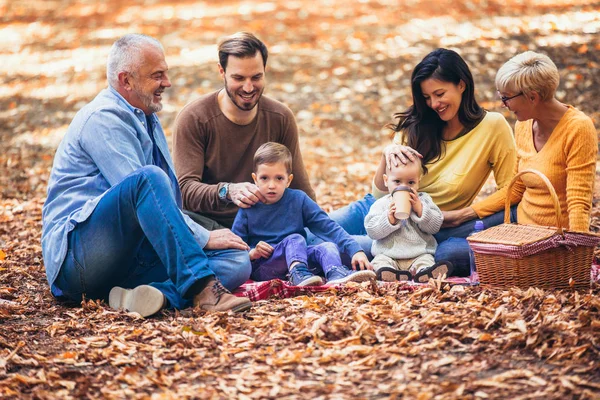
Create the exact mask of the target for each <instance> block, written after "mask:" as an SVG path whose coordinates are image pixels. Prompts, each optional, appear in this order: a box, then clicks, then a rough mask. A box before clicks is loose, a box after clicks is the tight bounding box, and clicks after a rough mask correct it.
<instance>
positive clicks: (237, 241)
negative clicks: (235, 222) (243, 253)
mask: <svg viewBox="0 0 600 400" xmlns="http://www.w3.org/2000/svg"><path fill="white" fill-rule="evenodd" d="M204 248H205V249H207V250H224V249H237V250H249V249H250V247H248V245H247V244H246V243H245V242H244V241H243V240H242V238H240V237H239V236H238V235H236V234H235V233H233V232H231V231H230V230H229V229H217V230H216V231H211V232H210V235H209V237H208V242H207V243H206V246H204Z"/></svg>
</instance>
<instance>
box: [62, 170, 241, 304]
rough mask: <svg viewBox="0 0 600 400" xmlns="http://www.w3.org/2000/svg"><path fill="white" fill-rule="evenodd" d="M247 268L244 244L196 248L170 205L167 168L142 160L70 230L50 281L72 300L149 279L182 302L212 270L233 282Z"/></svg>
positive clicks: (173, 299) (227, 282) (189, 301)
mask: <svg viewBox="0 0 600 400" xmlns="http://www.w3.org/2000/svg"><path fill="white" fill-rule="evenodd" d="M250 270H251V266H250V260H249V258H248V253H247V252H246V251H240V250H215V251H213V250H204V249H202V248H201V247H200V245H199V244H198V242H197V241H196V240H195V239H194V236H193V235H192V232H191V230H190V229H189V227H188V226H187V224H186V222H185V220H184V219H183V216H182V215H181V212H180V210H179V208H178V207H177V204H176V202H175V199H174V197H173V195H172V190H171V188H170V186H169V179H168V177H167V175H166V174H165V173H164V171H163V170H161V169H160V168H158V167H154V166H146V167H143V168H141V169H139V170H138V171H136V172H134V173H132V174H131V175H129V176H127V177H126V178H125V179H124V180H123V181H122V182H120V183H119V184H118V185H116V186H114V187H112V188H111V189H110V190H109V191H108V192H107V193H106V194H105V195H104V197H103V198H102V199H101V200H100V202H99V203H98V205H97V206H96V208H95V210H94V212H93V213H92V215H91V216H90V217H89V218H88V219H87V220H86V221H85V222H83V223H81V224H79V225H78V226H76V227H75V229H74V230H73V231H71V232H70V233H69V247H68V251H67V256H66V258H65V261H64V262H63V265H62V267H61V270H60V272H59V275H58V277H57V279H56V281H55V283H54V286H56V288H58V289H59V290H60V292H62V296H64V297H66V298H67V299H69V300H74V301H79V300H81V297H82V295H83V294H85V295H86V296H87V297H88V298H104V299H106V298H107V296H108V292H109V291H110V289H111V288H112V287H114V286H121V287H124V288H133V287H136V286H138V285H143V284H148V285H152V286H154V287H156V288H157V289H159V290H160V291H161V292H162V293H163V294H164V295H165V297H166V298H167V300H168V302H169V304H170V306H171V307H174V308H178V309H181V308H186V307H189V306H191V305H192V298H193V296H194V295H195V294H196V293H194V292H195V291H197V286H198V283H201V281H202V280H204V278H208V277H210V276H213V275H216V276H217V277H218V278H219V279H220V280H221V282H222V283H223V285H224V286H225V287H227V288H228V289H230V290H232V289H234V288H236V287H238V286H239V285H241V284H242V283H244V282H245V281H246V280H247V279H248V278H249V277H250ZM194 285H196V286H194ZM53 292H54V291H53Z"/></svg>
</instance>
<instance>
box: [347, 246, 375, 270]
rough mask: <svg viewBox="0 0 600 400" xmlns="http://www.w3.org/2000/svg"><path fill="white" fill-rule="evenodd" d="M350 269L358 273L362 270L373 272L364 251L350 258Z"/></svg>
mask: <svg viewBox="0 0 600 400" xmlns="http://www.w3.org/2000/svg"><path fill="white" fill-rule="evenodd" d="M352 269H354V270H355V271H360V270H362V269H370V270H373V266H372V265H371V263H370V262H369V259H368V258H367V255H366V254H365V252H364V251H359V252H357V253H356V254H354V255H353V256H352Z"/></svg>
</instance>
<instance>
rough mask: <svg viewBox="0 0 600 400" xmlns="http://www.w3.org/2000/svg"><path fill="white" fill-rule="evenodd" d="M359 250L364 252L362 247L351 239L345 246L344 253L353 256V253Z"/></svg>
mask: <svg viewBox="0 0 600 400" xmlns="http://www.w3.org/2000/svg"><path fill="white" fill-rule="evenodd" d="M359 251H362V252H364V250H363V248H362V247H360V245H359V244H358V242H357V241H356V240H354V239H352V243H350V244H348V245H347V246H346V254H348V255H349V256H350V257H354V255H355V254H356V253H358V252H359Z"/></svg>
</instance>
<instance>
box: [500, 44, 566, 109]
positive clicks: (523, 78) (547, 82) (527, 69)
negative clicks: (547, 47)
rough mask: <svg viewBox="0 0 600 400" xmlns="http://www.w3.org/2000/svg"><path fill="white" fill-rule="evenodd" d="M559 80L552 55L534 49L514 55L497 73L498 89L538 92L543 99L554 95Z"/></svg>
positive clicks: (512, 91) (515, 91)
mask: <svg viewBox="0 0 600 400" xmlns="http://www.w3.org/2000/svg"><path fill="white" fill-rule="evenodd" d="M559 81H560V75H559V74H558V68H556V65H555V64H554V63H553V62H552V60H551V59H550V57H548V56H547V55H545V54H540V53H536V52H533V51H526V52H524V53H521V54H518V55H516V56H514V57H513V58H511V59H510V60H508V61H507V62H506V63H505V64H504V65H503V66H502V67H500V69H499V70H498V73H497V74H496V88H497V89H498V91H500V92H510V93H519V92H523V93H524V94H525V95H528V94H530V93H531V92H536V93H538V94H539V95H540V97H541V99H542V101H546V100H550V99H551V98H553V97H554V93H555V92H556V89H557V88H558V83H559Z"/></svg>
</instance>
